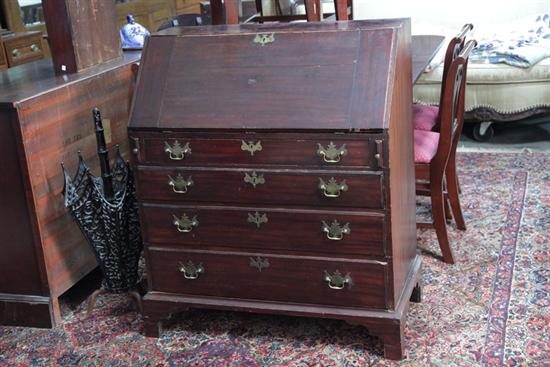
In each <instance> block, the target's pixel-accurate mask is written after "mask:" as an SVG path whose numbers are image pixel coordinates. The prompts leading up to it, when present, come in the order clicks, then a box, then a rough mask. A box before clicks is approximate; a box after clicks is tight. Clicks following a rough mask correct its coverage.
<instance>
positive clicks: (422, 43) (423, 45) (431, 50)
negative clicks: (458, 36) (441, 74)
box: [411, 35, 445, 84]
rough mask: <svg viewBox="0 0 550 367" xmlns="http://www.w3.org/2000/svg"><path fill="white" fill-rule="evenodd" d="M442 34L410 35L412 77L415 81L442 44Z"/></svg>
mask: <svg viewBox="0 0 550 367" xmlns="http://www.w3.org/2000/svg"><path fill="white" fill-rule="evenodd" d="M444 39H445V37H443V36H435V35H419V36H412V44H411V48H412V77H413V84H414V83H416V81H417V80H418V78H420V76H421V75H422V72H423V71H424V69H425V68H426V66H428V64H429V63H430V61H431V60H432V58H433V57H434V56H435V54H436V53H437V51H438V50H439V48H440V47H441V46H442V45H443V40H444Z"/></svg>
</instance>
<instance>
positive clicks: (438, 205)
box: [431, 185, 454, 264]
mask: <svg viewBox="0 0 550 367" xmlns="http://www.w3.org/2000/svg"><path fill="white" fill-rule="evenodd" d="M435 186H438V185H432V188H431V201H432V217H433V218H432V219H433V223H434V228H435V232H436V234H437V241H438V242H439V247H440V248H441V253H442V254H443V260H444V261H445V262H446V263H448V264H454V258H453V252H452V250H451V246H450V245H449V237H448V235H447V223H446V221H445V204H444V200H445V197H444V195H443V189H442V187H441V185H439V187H435Z"/></svg>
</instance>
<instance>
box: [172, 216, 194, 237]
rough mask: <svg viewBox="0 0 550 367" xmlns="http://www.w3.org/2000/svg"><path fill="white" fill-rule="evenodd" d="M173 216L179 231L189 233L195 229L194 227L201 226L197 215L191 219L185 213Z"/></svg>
mask: <svg viewBox="0 0 550 367" xmlns="http://www.w3.org/2000/svg"><path fill="white" fill-rule="evenodd" d="M172 217H173V218H174V221H173V223H174V225H175V226H176V229H177V230H178V232H181V233H189V232H191V231H192V230H193V228H196V227H198V226H199V220H198V219H197V216H196V215H195V216H193V218H191V219H190V218H189V217H188V216H187V214H183V215H182V216H181V217H180V218H178V217H177V216H175V215H172Z"/></svg>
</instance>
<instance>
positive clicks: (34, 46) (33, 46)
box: [30, 43, 40, 52]
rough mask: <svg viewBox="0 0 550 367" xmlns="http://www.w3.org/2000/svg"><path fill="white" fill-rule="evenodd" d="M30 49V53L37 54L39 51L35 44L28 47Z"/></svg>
mask: <svg viewBox="0 0 550 367" xmlns="http://www.w3.org/2000/svg"><path fill="white" fill-rule="evenodd" d="M30 49H31V51H32V52H38V51H40V47H38V46H37V45H36V43H33V44H32V45H31V46H30Z"/></svg>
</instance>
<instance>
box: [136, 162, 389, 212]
mask: <svg viewBox="0 0 550 367" xmlns="http://www.w3.org/2000/svg"><path fill="white" fill-rule="evenodd" d="M137 177H138V180H137V181H138V183H139V187H138V196H139V198H140V199H141V200H144V201H147V200H160V201H167V202H174V203H178V202H180V203H183V202H195V201H196V202H216V203H218V202H219V203H250V204H277V205H307V206H310V205H314V206H328V207H360V208H372V209H382V208H383V207H384V205H383V195H382V192H383V190H382V187H383V182H382V181H383V174H382V173H381V172H357V171H355V172H342V171H289V170H263V169H262V170H250V169H163V168H149V167H139V168H138V170H137Z"/></svg>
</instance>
